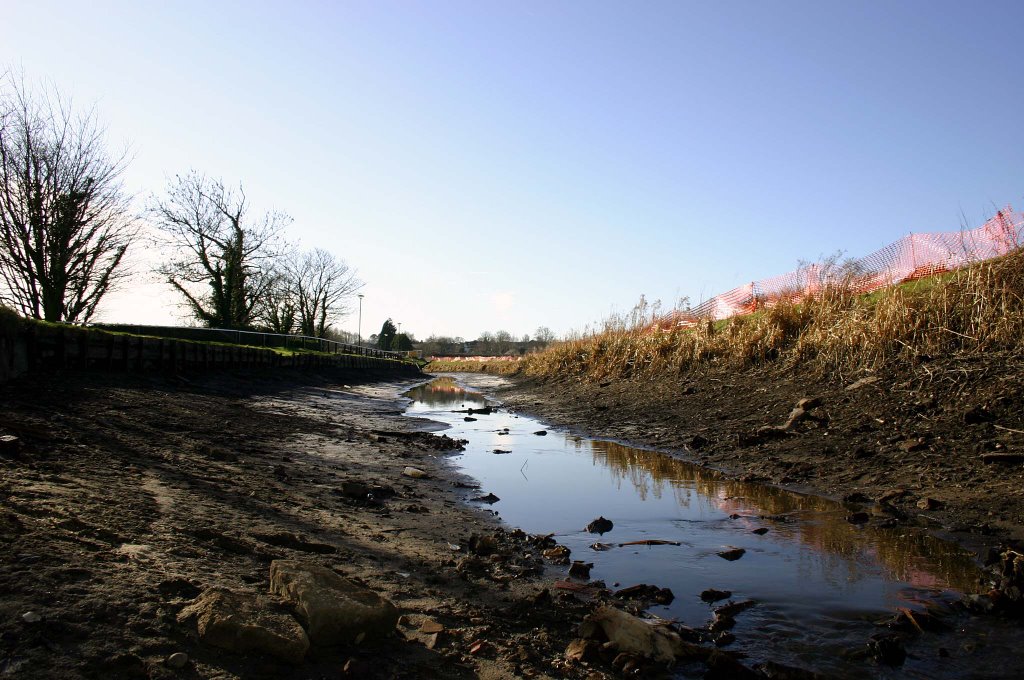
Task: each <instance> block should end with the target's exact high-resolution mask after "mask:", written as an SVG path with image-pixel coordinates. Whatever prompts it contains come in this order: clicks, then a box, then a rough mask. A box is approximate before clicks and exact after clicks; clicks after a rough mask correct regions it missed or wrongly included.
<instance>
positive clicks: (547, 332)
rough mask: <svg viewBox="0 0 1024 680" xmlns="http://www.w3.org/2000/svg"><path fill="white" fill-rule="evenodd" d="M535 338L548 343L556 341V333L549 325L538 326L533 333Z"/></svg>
mask: <svg viewBox="0 0 1024 680" xmlns="http://www.w3.org/2000/svg"><path fill="white" fill-rule="evenodd" d="M533 339H534V340H536V341H538V342H542V343H544V344H545V345H546V344H548V343H551V342H554V341H555V334H554V333H553V332H552V331H551V329H550V328H548V327H547V326H538V327H537V330H536V331H534V333H533Z"/></svg>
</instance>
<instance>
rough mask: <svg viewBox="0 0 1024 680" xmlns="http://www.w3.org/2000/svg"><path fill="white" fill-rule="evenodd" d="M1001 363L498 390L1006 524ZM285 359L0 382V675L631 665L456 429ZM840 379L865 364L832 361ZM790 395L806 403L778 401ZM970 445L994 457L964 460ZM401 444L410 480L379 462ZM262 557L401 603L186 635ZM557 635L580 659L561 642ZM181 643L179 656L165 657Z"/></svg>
mask: <svg viewBox="0 0 1024 680" xmlns="http://www.w3.org/2000/svg"><path fill="white" fill-rule="evenodd" d="M1022 369H1024V361H1022V360H1021V359H1020V358H1015V357H1005V356H989V357H985V358H981V359H970V360H968V359H962V360H944V361H941V362H940V361H934V362H931V363H929V364H925V365H923V366H922V367H921V369H920V370H917V371H915V372H913V373H907V374H878V375H873V376H854V377H851V378H849V379H846V380H842V381H828V380H819V379H814V378H811V377H809V376H805V375H785V374H781V375H780V374H779V373H777V372H771V371H767V370H762V371H752V372H747V373H739V374H735V373H708V374H706V375H702V376H688V377H686V378H681V379H679V380H674V381H661V382H656V383H646V382H645V383H640V382H629V381H625V382H617V383H608V384H604V385H600V386H599V385H593V386H589V385H585V384H580V383H579V382H574V381H558V382H548V383H526V382H523V381H519V382H518V384H516V385H513V386H512V387H511V388H509V389H507V390H506V391H505V393H504V394H503V395H502V398H504V399H505V400H506V404H507V405H514V406H515V407H517V408H519V409H522V410H528V411H531V412H533V413H536V414H539V415H541V416H543V417H545V418H547V419H548V420H551V421H553V422H556V423H562V424H568V425H571V426H573V427H576V428H578V429H580V430H581V431H585V432H587V433H589V434H594V435H598V436H605V437H609V438H615V439H622V440H628V441H631V442H635V443H639V444H648V445H652V446H654V447H656V448H660V449H665V450H670V451H672V452H674V453H676V454H678V455H684V456H689V457H692V458H693V459H695V460H696V461H698V462H701V463H703V464H706V465H709V466H712V467H716V468H719V469H723V470H726V471H729V472H732V473H735V474H736V475H745V476H748V477H750V478H761V479H765V480H767V481H768V482H769V483H776V484H780V485H784V486H790V487H795V488H798V489H801V490H813V491H816V492H818V493H821V494H824V495H829V496H834V497H838V498H841V497H848V498H851V499H852V500H854V501H856V504H857V505H859V506H863V507H864V508H865V509H869V510H871V511H872V512H867V513H866V514H867V515H869V517H870V519H869V521H870V522H873V523H883V522H923V523H926V524H927V525H928V526H930V527H933V528H936V529H948V530H949V531H952V532H954V533H956V534H957V535H958V536H959V537H960V538H961V539H964V540H967V539H970V538H976V539H980V542H981V543H979V545H981V544H982V543H984V544H989V545H996V544H998V543H1001V542H1005V541H1010V540H1013V539H1017V538H1020V537H1021V536H1022V535H1024V531H1022V527H1024V506H1022V494H1024V492H1022V485H1021V479H1022V477H1024V464H1022V463H1021V462H1015V461H1012V460H1010V462H1007V460H1008V459H1010V458H1012V454H1024V446H1022V442H1024V434H1021V432H1020V431H1021V430H1024V413H1022V411H1021V407H1020V404H1021V403H1024V399H1022V397H1024V395H1022V394H1021V392H1022V376H1024V372H1022ZM290 375H291V377H290V378H288V379H285V378H282V377H276V378H275V377H270V376H262V377H253V376H252V375H220V376H218V377H209V378H190V379H188V380H186V379H183V378H180V377H179V378H170V377H169V378H160V377H145V376H132V375H116V376H103V375H98V374H84V373H83V374H71V373H69V374H64V375H51V376H42V377H40V376H35V377H32V378H31V379H22V380H20V381H17V382H13V383H9V384H7V385H4V386H2V387H0V544H2V550H0V589H2V592H3V594H4V595H3V598H2V600H0V675H5V676H6V675H10V676H12V677H26V678H42V677H46V678H49V677H67V678H76V677H97V678H109V677H139V678H143V677H151V678H171V677H193V678H236V677H238V678H278V677H280V678H315V677H331V678H336V677H368V678H374V677H408V678H422V677H426V678H430V677H437V678H448V677H452V678H458V677H483V678H488V677H568V678H586V677H593V678H599V677H611V676H614V675H616V674H618V673H620V672H622V671H621V669H622V668H627V669H635V672H643V673H649V672H651V670H652V669H651V668H650V667H649V666H642V665H637V663H639V662H638V661H637V660H636V659H633V660H630V659H625V660H623V659H621V658H618V657H621V656H622V655H621V654H620V655H618V656H616V655H615V653H614V652H609V650H607V649H604V648H602V647H601V646H600V642H599V641H597V642H594V641H593V640H591V641H588V642H584V641H582V640H576V637H577V635H578V634H579V631H580V628H579V624H580V622H581V621H582V620H583V619H584V617H585V616H586V615H587V614H589V613H591V612H593V611H594V607H595V603H594V602H593V601H588V600H589V599H590V597H589V596H588V595H587V593H586V592H572V591H571V590H565V589H562V590H559V589H556V588H555V587H554V585H555V581H556V580H557V579H561V578H564V577H565V566H564V565H562V566H560V567H557V568H552V567H551V566H550V564H551V562H550V561H547V562H546V561H545V560H544V559H543V558H542V557H541V554H542V552H543V551H544V549H549V550H550V549H551V547H552V543H553V542H552V541H551V540H550V539H549V538H548V539H545V538H542V537H532V536H527V535H525V534H523V533H522V532H519V531H515V530H511V529H508V528H505V529H502V528H501V526H500V524H499V523H498V521H497V519H496V518H495V516H494V515H493V514H491V513H490V512H489V511H488V510H486V509H485V508H486V506H483V505H479V504H477V505H474V504H471V503H469V502H468V501H469V499H470V498H472V497H474V496H477V495H480V494H482V493H484V492H485V491H486V490H479V489H476V488H473V485H472V484H471V480H468V479H464V478H461V477H460V476H458V475H457V474H456V473H455V472H454V471H453V470H454V468H453V466H451V465H449V464H448V462H447V461H446V457H445V456H446V452H447V451H451V450H452V449H453V448H455V447H457V446H458V442H456V441H454V440H452V439H450V438H446V437H444V436H443V435H437V434H430V433H428V432H427V431H428V430H431V429H436V428H432V426H431V424H430V423H429V422H426V421H416V420H414V419H411V418H407V417H404V416H402V415H401V414H402V411H403V409H404V406H405V404H404V402H403V401H402V400H401V399H400V398H399V397H398V396H397V395H399V394H400V393H401V392H402V391H403V390H405V389H407V388H408V387H410V386H411V385H412V384H413V381H406V382H388V381H380V382H375V383H365V384H361V385H357V384H355V383H354V382H353V381H354V378H353V377H352V376H345V375H342V374H337V375H334V376H322V375H321V376H311V375H298V374H290ZM864 377H870V378H877V380H874V381H861V382H859V383H857V381H858V380H859V379H860V378H864ZM855 383H857V384H858V386H857V387H856V388H854V389H850V386H851V385H853V384H855ZM804 398H811V399H813V400H818V403H817V404H815V402H813V401H812V402H810V403H808V402H804V406H805V408H804V409H802V410H803V413H802V414H796V416H795V417H793V416H794V414H793V413H792V410H793V408H794V406H795V405H796V404H797V402H798V401H799V400H801V399H804ZM787 421H792V422H790V425H789V426H788V427H780V426H782V425H784V424H785V423H787ZM5 436H7V437H10V436H13V437H16V438H17V440H16V441H13V442H12V441H10V439H7V440H5V439H3V437H5ZM990 454H1000V455H1001V456H1002V458H1003V460H1002V462H985V459H983V456H985V455H990ZM407 466H412V467H415V468H417V469H419V470H422V471H423V472H424V473H426V477H424V478H414V477H410V476H406V475H403V470H404V469H405V468H406V467H407ZM855 494H860V495H859V496H857V495H855ZM929 499H930V500H929ZM278 558H287V559H293V560H302V561H306V562H311V563H314V564H318V565H322V566H325V567H328V568H329V569H332V570H334V571H335V572H337V573H338V574H341V575H343V576H345V577H347V578H348V579H350V580H351V581H354V582H355V583H357V584H360V585H362V586H365V587H366V588H368V589H369V590H372V591H374V592H376V593H378V594H380V595H382V596H384V597H386V598H388V599H389V600H391V601H392V602H393V603H394V604H395V605H396V606H397V607H398V609H399V611H400V612H401V614H402V618H401V619H400V621H399V625H398V627H397V630H396V631H395V632H394V633H393V634H391V635H389V636H388V637H386V638H385V639H383V640H376V641H374V640H366V641H364V642H362V643H361V644H358V645H350V646H346V647H327V648H323V647H315V646H314V647H313V648H312V649H311V650H310V652H309V654H307V656H306V659H305V661H304V662H303V663H301V664H300V665H295V664H291V663H286V662H282V661H278V660H275V659H274V658H273V657H270V656H264V655H260V654H256V653H249V654H237V653H232V652H228V651H224V650H222V649H219V648H217V647H213V646H210V645H208V644H205V643H202V642H200V641H199V639H198V637H197V629H196V625H195V623H194V622H193V621H191V620H181V619H180V617H179V616H178V614H179V613H180V612H181V611H182V610H183V609H185V608H186V607H187V606H188V605H189V604H190V603H193V602H194V601H196V598H197V596H198V595H199V594H200V593H202V592H203V591H204V590H206V589H208V588H213V587H223V588H228V589H231V590H233V591H236V592H239V593H247V592H248V593H266V592H267V590H268V586H269V566H270V563H271V561H272V560H274V559H278ZM591 590H594V591H599V590H600V588H597V587H595V588H592V589H591ZM597 598H598V599H599V600H601V601H607V600H606V598H605V599H602V598H604V596H603V595H597ZM619 606H622V605H621V602H620V603H619ZM629 607H630V608H631V609H632V611H634V612H636V611H639V610H640V609H642V608H643V603H642V602H636V603H633V604H631V605H629ZM695 640H697V641H698V642H701V643H704V644H705V645H706V642H707V640H706V639H704V638H702V637H700V636H698V637H697V638H695ZM570 643H572V645H575V647H572V649H575V652H576V653H578V654H577V655H578V656H579V657H580V658H577V659H575V660H567V658H566V651H567V647H570ZM703 649H705V647H701V648H700V649H699V650H698V652H699V653H700V654H704V651H701V650H703ZM182 652H183V653H185V654H187V657H188V658H187V661H186V663H185V664H184V666H183V667H181V668H174V667H172V666H173V665H174V664H169V663H168V661H169V657H171V655H172V654H175V653H182ZM613 657H615V659H613ZM175 658H176V659H177V660H181V658H182V657H175ZM712 661H714V663H712ZM614 666H617V667H618V668H619V669H620V670H619V671H616V670H615V668H614ZM716 667H717V668H718V669H719V670H718V673H719V675H718V676H717V677H738V676H737V675H736V673H742V674H750V673H752V671H749V670H747V669H745V668H743V667H742V666H739V665H738V662H737V661H736V659H734V658H733V657H731V656H729V655H728V654H727V653H721V652H714V656H712V657H710V658H708V659H707V668H711V669H712V675H713V674H714V672H715V670H714V669H715V668H716ZM629 672H634V671H629ZM634 674H635V673H634ZM708 677H711V675H709V676H708ZM744 677H765V676H764V675H757V676H754V675H745V676H744ZM771 677H776V676H771Z"/></svg>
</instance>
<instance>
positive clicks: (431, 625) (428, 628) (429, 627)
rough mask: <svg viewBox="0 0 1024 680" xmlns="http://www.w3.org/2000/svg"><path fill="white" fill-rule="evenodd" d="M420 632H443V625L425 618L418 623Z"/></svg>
mask: <svg viewBox="0 0 1024 680" xmlns="http://www.w3.org/2000/svg"><path fill="white" fill-rule="evenodd" d="M420 632H421V633H426V634H427V635H433V634H434V633H442V632H444V626H443V625H441V624H440V623H438V622H437V621H431V620H427V621H424V622H423V623H421V624H420Z"/></svg>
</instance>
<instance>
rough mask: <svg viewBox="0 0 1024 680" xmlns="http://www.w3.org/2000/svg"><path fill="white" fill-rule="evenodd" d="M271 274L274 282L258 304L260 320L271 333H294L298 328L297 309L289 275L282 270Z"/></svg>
mask: <svg viewBox="0 0 1024 680" xmlns="http://www.w3.org/2000/svg"><path fill="white" fill-rule="evenodd" d="M269 276H271V278H272V282H271V283H270V285H268V286H267V288H266V291H265V292H264V294H263V297H262V298H261V299H260V301H259V303H258V305H257V310H258V311H257V314H258V318H259V321H260V323H261V324H262V325H263V326H264V327H265V328H266V329H267V330H268V331H270V332H271V333H292V332H293V331H294V330H295V328H296V316H297V309H296V304H295V294H294V292H293V290H292V286H291V285H290V283H289V280H288V276H287V275H286V274H284V273H282V272H280V271H274V272H273V273H271V274H270V275H269Z"/></svg>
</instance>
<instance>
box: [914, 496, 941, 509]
mask: <svg viewBox="0 0 1024 680" xmlns="http://www.w3.org/2000/svg"><path fill="white" fill-rule="evenodd" d="M944 505H945V503H943V502H942V501H940V500H936V499H934V498H922V499H921V500H919V501H918V502H917V507H919V508H921V509H922V510H939V509H940V508H942V507H943V506H944Z"/></svg>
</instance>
